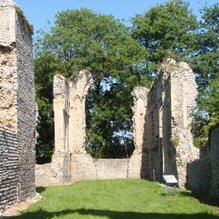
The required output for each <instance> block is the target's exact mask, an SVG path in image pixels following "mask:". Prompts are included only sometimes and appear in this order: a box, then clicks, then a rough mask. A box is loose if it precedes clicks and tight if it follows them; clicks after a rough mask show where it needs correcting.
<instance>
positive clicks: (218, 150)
mask: <svg viewBox="0 0 219 219" xmlns="http://www.w3.org/2000/svg"><path fill="white" fill-rule="evenodd" d="M218 158H219V126H217V127H216V128H215V129H213V130H212V131H211V132H210V135H209V146H208V147H204V148H201V149H200V157H199V158H198V159H197V160H195V161H194V162H192V163H190V164H189V165H188V166H187V172H188V182H187V188H188V189H190V190H191V191H192V192H194V193H195V194H197V195H201V196H205V197H211V198H212V199H216V200H217V201H219V159H218Z"/></svg>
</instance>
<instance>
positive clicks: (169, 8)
mask: <svg viewBox="0 0 219 219" xmlns="http://www.w3.org/2000/svg"><path fill="white" fill-rule="evenodd" d="M132 23H133V27H132V36H133V37H134V38H135V39H136V40H138V41H139V43H140V44H141V45H142V46H144V47H145V49H146V50H147V51H148V52H149V55H148V57H147V61H148V71H149V72H150V73H151V75H154V74H156V71H157V68H158V66H159V64H160V63H161V62H162V61H163V60H164V59H165V58H166V57H168V56H172V57H174V58H177V59H182V60H186V61H188V60H189V58H190V57H191V55H192V54H193V52H194V51H196V47H197V44H196V34H195V33H196V31H197V28H198V22H197V19H196V17H195V16H194V15H193V14H192V12H191V11H190V10H189V5H188V4H187V3H186V2H184V1H182V0H170V1H168V2H166V3H164V4H160V5H158V6H156V7H153V8H151V9H150V10H148V11H147V12H146V13H144V14H143V15H137V16H135V17H134V18H133V19H132Z"/></svg>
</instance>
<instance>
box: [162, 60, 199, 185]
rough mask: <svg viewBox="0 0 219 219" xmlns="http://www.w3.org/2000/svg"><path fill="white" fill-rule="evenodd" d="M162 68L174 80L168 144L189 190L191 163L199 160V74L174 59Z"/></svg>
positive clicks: (178, 172)
mask: <svg viewBox="0 0 219 219" xmlns="http://www.w3.org/2000/svg"><path fill="white" fill-rule="evenodd" d="M161 69H162V71H163V72H164V74H166V75H167V76H169V81H170V84H169V86H170V110H171V112H170V115H171V121H170V122H171V127H169V129H170V133H171V137H170V138H171V139H170V143H171V144H170V145H167V147H168V148H167V151H168V150H169V152H170V148H171V147H172V148H174V151H175V153H174V154H172V158H170V159H171V160H175V162H176V168H177V177H178V181H179V186H180V187H185V183H186V175H187V173H186V170H187V164H188V163H191V162H192V161H194V160H195V159H198V157H199V151H198V149H197V148H195V147H194V145H193V136H192V133H191V125H192V115H193V111H194V109H195V107H196V99H197V94H198V92H197V85H196V82H195V74H194V73H193V71H192V69H191V68H190V67H189V65H188V64H187V63H185V62H179V63H177V62H175V61H174V60H173V59H168V60H167V61H166V62H165V63H164V64H163V65H162V68H161ZM171 151H173V150H172V149H171ZM169 154H170V153H169Z"/></svg>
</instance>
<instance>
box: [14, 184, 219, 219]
mask: <svg viewBox="0 0 219 219" xmlns="http://www.w3.org/2000/svg"><path fill="white" fill-rule="evenodd" d="M39 190H40V192H41V195H42V196H43V198H42V200H41V201H40V202H38V203H36V204H34V205H32V206H31V207H30V208H28V210H26V211H25V212H23V213H22V215H20V216H16V217H12V218H14V219H82V218H84V219H123V218H124V219H135V218H136V219H176V218H177V219H178V218H183V219H204V218H205V219H219V215H218V214H217V212H216V210H217V209H216V208H213V207H211V206H208V205H205V204H202V203H200V202H199V201H198V200H197V199H195V198H193V197H192V196H191V195H190V193H188V192H185V191H180V190H177V194H176V196H172V195H171V194H169V195H168V196H167V197H165V196H164V189H163V187H161V186H160V185H159V184H158V183H152V182H148V181H145V180H104V181H86V182H78V183H75V184H72V185H68V186H57V187H48V188H40V189H39Z"/></svg>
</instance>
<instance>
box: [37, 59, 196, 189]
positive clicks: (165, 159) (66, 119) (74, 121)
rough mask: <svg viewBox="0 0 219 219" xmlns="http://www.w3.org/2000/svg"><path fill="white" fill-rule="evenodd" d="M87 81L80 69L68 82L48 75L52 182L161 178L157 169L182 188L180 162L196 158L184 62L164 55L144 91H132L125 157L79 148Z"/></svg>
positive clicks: (192, 91)
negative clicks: (129, 151) (130, 147)
mask: <svg viewBox="0 0 219 219" xmlns="http://www.w3.org/2000/svg"><path fill="white" fill-rule="evenodd" d="M91 82H92V80H91V78H90V76H88V75H86V74H85V73H84V72H80V73H79V74H78V75H77V76H75V77H74V78H73V80H71V81H67V80H66V79H65V78H64V77H63V76H56V77H55V78H54V113H55V154H54V157H53V162H52V164H51V168H55V171H51V172H56V173H57V175H56V178H55V179H54V182H55V183H62V182H71V181H77V180H84V179H108V178H148V179H152V180H158V181H162V175H163V174H174V175H175V176H176V177H177V178H178V180H179V186H180V187H184V186H185V183H186V166H187V164H188V163H190V162H191V161H193V160H195V159H196V158H197V157H198V150H196V149H195V148H194V147H193V145H192V140H193V139H192V135H191V120H192V112H193V109H194V108H195V106H196V102H195V99H196V97H197V90H196V83H195V76H194V74H193V72H192V70H191V69H190V68H189V66H188V65H187V64H186V63H183V62H180V63H177V62H175V61H174V60H172V59H168V60H167V61H166V62H165V63H164V64H163V65H162V67H161V69H160V71H159V74H158V79H157V80H156V81H155V83H154V85H153V87H152V88H151V89H150V91H149V90H147V89H146V88H143V87H136V88H135V89H134V90H133V92H132V95H133V99H134V106H133V137H134V144H135V150H134V152H133V155H132V156H131V158H129V159H121V160H114V159H100V160H94V159H93V158H91V157H90V155H88V154H87V153H86V151H85V149H84V142H85V134H86V133H85V97H86V94H87V90H88V88H89V86H90V84H91ZM37 169H38V170H40V174H41V175H42V176H43V175H44V174H45V173H46V170H45V171H44V169H43V167H37ZM57 170H58V171H57ZM60 173H61V174H60ZM50 177H51V176H50ZM39 183H41V181H40V178H39ZM37 184H38V183H37Z"/></svg>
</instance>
